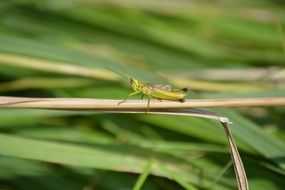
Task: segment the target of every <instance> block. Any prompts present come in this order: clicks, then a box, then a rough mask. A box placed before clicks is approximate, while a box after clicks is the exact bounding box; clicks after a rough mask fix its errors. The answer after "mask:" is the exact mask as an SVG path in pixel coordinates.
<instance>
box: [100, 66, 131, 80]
mask: <svg viewBox="0 0 285 190" xmlns="http://www.w3.org/2000/svg"><path fill="white" fill-rule="evenodd" d="M105 67H106V69H108V70H110V71H112V72H114V73H116V74H118V75H120V76H122V77H123V78H127V79H128V78H129V75H127V74H124V73H120V72H118V71H115V70H114V69H111V68H110V67H107V66H105Z"/></svg>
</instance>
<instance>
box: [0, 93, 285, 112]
mask: <svg viewBox="0 0 285 190" xmlns="http://www.w3.org/2000/svg"><path fill="white" fill-rule="evenodd" d="M120 101H121V100H111V99H91V98H23V97H4V96H2V97H1V96H0V107H9V108H35V109H59V110H63V109H65V110H93V111H108V110H111V111H130V109H132V110H134V111H135V110H138V109H144V110H145V109H146V107H147V100H128V101H126V102H124V103H123V104H120V105H118V103H119V102H120ZM281 105H285V97H268V98H230V99H226V98H223V99H188V100H186V101H185V102H183V103H181V102H173V101H158V100H152V101H151V103H150V107H151V110H153V109H154V108H155V109H156V108H162V109H165V108H180V109H181V108H195V107H244V106H247V107H248V106H281Z"/></svg>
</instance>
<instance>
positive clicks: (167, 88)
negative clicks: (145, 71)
mask: <svg viewBox="0 0 285 190" xmlns="http://www.w3.org/2000/svg"><path fill="white" fill-rule="evenodd" d="M147 86H148V87H149V88H150V89H153V90H154V89H159V90H163V91H168V92H170V91H172V86H171V85H169V84H167V85H163V84H147Z"/></svg>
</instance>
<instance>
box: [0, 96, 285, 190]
mask: <svg viewBox="0 0 285 190" xmlns="http://www.w3.org/2000/svg"><path fill="white" fill-rule="evenodd" d="M119 102H120V100H106V99H101V100H100V99H84V98H22V97H0V108H1V107H2V108H33V109H55V110H83V111H101V112H113V113H145V111H146V105H147V101H145V100H128V101H126V102H125V103H123V104H120V105H118V103H119ZM274 105H279V106H280V105H285V98H283V97H279V98H239V99H196V100H187V101H185V102H184V103H180V102H170V101H162V102H160V101H152V102H151V109H150V111H149V112H148V113H149V114H167V115H185V116H192V117H201V118H207V119H213V120H216V121H219V122H220V123H221V124H222V125H223V127H224V130H225V133H226V136H227V139H228V143H229V149H230V154H231V158H232V161H233V165H234V170H235V174H236V179H237V183H238V188H239V190H248V189H249V187H248V181H247V177H246V173H245V170H244V166H243V163H242V160H241V158H240V155H239V152H238V149H237V146H236V144H235V141H234V138H233V136H232V134H231V131H230V128H229V124H230V123H231V122H230V121H229V119H228V118H227V117H224V116H221V115H219V114H217V113H214V112H209V111H204V110H200V109H190V108H194V107H238V106H274Z"/></svg>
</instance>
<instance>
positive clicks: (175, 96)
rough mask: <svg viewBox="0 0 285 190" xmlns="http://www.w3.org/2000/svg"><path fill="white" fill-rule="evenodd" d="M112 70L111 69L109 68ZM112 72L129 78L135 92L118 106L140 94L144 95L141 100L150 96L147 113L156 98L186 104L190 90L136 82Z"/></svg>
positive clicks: (133, 79)
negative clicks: (152, 100)
mask: <svg viewBox="0 0 285 190" xmlns="http://www.w3.org/2000/svg"><path fill="white" fill-rule="evenodd" d="M108 69H110V68H108ZM110 70H111V71H113V72H115V73H117V74H119V75H121V76H122V77H124V78H127V79H128V81H129V82H130V85H131V88H132V90H133V91H134V92H132V93H130V94H129V95H128V96H127V97H126V98H125V99H123V100H122V101H121V102H119V103H118V105H120V104H122V103H123V102H125V101H126V100H127V99H128V98H129V97H130V96H133V95H135V94H138V93H142V96H141V99H143V98H144V95H146V96H148V102H147V111H146V113H147V112H148V111H149V105H150V99H151V98H155V99H158V100H160V101H161V100H170V101H179V102H184V101H185V99H184V97H185V96H186V95H187V92H188V89H187V88H182V89H173V88H172V87H171V86H170V85H161V84H150V83H145V82H141V81H139V80H136V79H135V78H133V77H131V76H129V75H127V74H122V73H119V72H117V71H114V70H112V69H110Z"/></svg>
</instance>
